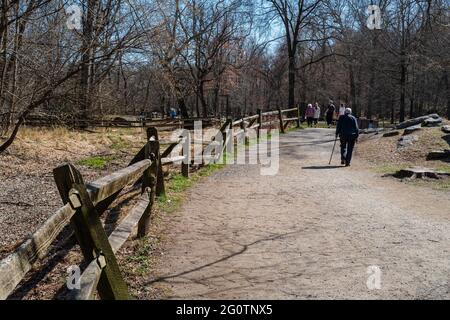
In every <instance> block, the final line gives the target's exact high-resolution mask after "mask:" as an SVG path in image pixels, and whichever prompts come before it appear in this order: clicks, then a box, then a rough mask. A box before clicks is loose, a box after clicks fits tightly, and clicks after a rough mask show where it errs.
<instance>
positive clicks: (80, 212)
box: [0, 108, 300, 300]
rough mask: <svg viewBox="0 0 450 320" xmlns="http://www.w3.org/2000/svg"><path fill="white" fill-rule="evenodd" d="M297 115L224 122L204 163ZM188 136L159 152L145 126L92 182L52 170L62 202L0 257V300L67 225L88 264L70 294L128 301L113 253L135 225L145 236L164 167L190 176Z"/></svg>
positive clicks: (154, 133)
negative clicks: (111, 224)
mask: <svg viewBox="0 0 450 320" xmlns="http://www.w3.org/2000/svg"><path fill="white" fill-rule="evenodd" d="M285 115H288V116H289V115H290V117H285ZM293 115H294V116H295V117H293ZM299 115H300V112H299V110H298V109H297V108H295V109H287V110H281V109H279V110H277V111H270V112H262V111H261V110H258V114H257V115H254V116H250V117H246V118H242V119H239V120H236V121H231V120H227V121H226V122H225V123H224V124H223V125H222V127H221V128H220V134H221V135H222V136H223V138H224V139H223V142H220V143H219V142H218V141H215V138H212V139H211V141H207V142H206V144H208V146H206V147H205V148H202V157H203V158H202V159H203V162H202V165H205V164H207V163H209V162H211V161H217V160H219V159H220V157H221V156H222V155H223V153H224V151H225V150H226V149H227V146H229V144H230V143H234V138H235V137H236V136H240V135H243V134H244V135H245V136H246V138H248V137H247V133H248V131H249V130H256V131H257V135H258V137H259V136H260V131H261V130H262V129H264V128H265V127H268V126H272V125H274V124H279V129H280V131H281V132H284V131H285V129H286V128H287V126H288V125H289V124H290V123H292V122H296V123H297V126H298V127H299V126H300V117H299ZM236 126H239V129H238V130H236V131H235V132H234V133H235V134H233V135H230V134H227V133H228V130H230V129H233V130H234V128H233V127H236ZM189 139H190V135H189V134H188V135H186V136H182V137H180V138H179V139H178V140H177V141H174V142H171V143H170V144H169V145H168V146H167V148H166V149H165V150H164V151H162V152H161V150H160V143H161V141H160V140H159V137H158V130H157V129H156V128H155V127H150V128H148V129H147V143H146V144H145V145H144V146H143V147H142V148H141V150H140V151H139V152H138V154H136V156H135V157H134V158H133V160H132V161H131V162H130V165H129V166H128V167H127V168H124V169H122V170H119V171H117V172H114V173H112V174H110V175H108V176H106V177H103V178H100V179H98V180H96V181H94V182H91V183H85V182H84V179H83V176H82V174H81V172H80V171H78V169H77V168H75V167H74V166H73V165H72V164H70V163H69V164H65V165H63V166H60V167H58V168H56V169H54V171H53V175H54V179H55V182H56V185H57V187H58V191H59V193H60V196H61V198H62V201H63V206H62V207H61V208H60V209H58V210H57V211H56V212H55V213H54V214H53V215H52V216H50V218H48V219H47V221H45V222H44V223H43V224H42V225H41V226H40V227H39V228H38V230H37V231H36V232H34V233H33V234H32V235H31V236H30V238H29V239H27V240H26V241H25V242H23V243H22V244H21V245H20V246H19V247H18V248H17V249H16V250H15V251H14V252H13V253H11V254H10V255H8V256H7V257H5V258H4V259H3V260H1V261H0V300H3V299H7V298H8V297H9V296H10V295H11V294H12V293H13V292H14V290H15V289H16V287H17V286H18V285H19V284H20V283H21V282H22V280H23V279H24V277H25V276H26V275H27V273H28V272H30V270H31V269H32V268H33V266H34V265H35V264H36V262H38V261H42V260H43V259H44V258H45V257H46V256H47V255H48V253H49V251H50V248H51V246H52V244H53V243H54V242H55V240H56V239H57V237H58V235H59V234H60V233H61V232H62V231H63V229H64V228H65V227H66V226H67V225H69V224H70V225H71V227H72V228H73V230H74V233H75V236H76V239H77V241H78V244H79V246H80V248H81V251H82V253H83V257H84V259H85V261H86V263H87V267H86V268H85V270H84V272H83V273H82V275H81V278H80V283H81V287H80V290H72V291H71V292H70V295H69V297H70V298H71V299H82V300H85V299H92V298H93V296H94V294H95V293H96V292H98V294H99V297H100V298H101V299H107V300H109V299H128V298H129V295H128V290H127V285H126V283H125V281H124V279H123V277H122V274H121V271H120V267H119V265H118V263H117V260H116V256H115V254H116V253H117V252H118V251H119V249H120V248H121V247H122V246H123V244H124V243H125V241H126V240H127V239H128V238H129V237H130V236H131V235H132V234H133V232H134V230H135V229H137V237H138V238H140V237H144V236H146V235H147V234H148V232H149V230H150V220H151V212H152V207H153V204H154V201H155V197H156V196H160V195H163V194H164V193H165V186H164V174H163V170H162V167H163V166H167V165H170V164H178V163H180V162H181V163H182V164H181V174H182V175H183V176H184V177H189V171H190V167H191V165H192V164H193V161H192V160H191V150H190V146H191V142H192V141H190V140H189ZM193 142H196V141H193ZM202 144H205V143H204V142H202ZM180 145H181V146H183V147H182V151H181V152H180V154H179V155H174V156H171V155H172V154H173V152H174V150H175V149H176V148H177V147H178V146H180ZM185 146H188V147H189V148H186V147H185ZM209 148H213V149H209ZM211 150H214V152H211ZM216 150H219V151H218V152H216ZM207 151H209V153H207ZM138 183H139V184H140V185H141V195H140V196H139V198H138V199H137V203H136V205H135V206H134V207H133V208H132V209H131V210H130V212H129V214H128V215H127V216H126V217H125V218H124V220H123V221H122V222H121V223H120V225H119V226H118V227H117V228H116V229H115V230H114V231H113V232H112V234H111V235H110V236H109V237H107V235H106V232H105V230H104V228H103V226H102V223H101V221H100V217H101V216H102V214H103V213H104V212H105V211H106V210H107V209H108V207H109V206H110V205H111V204H112V203H113V202H114V201H115V200H116V199H117V198H118V197H119V195H120V194H121V193H123V191H124V190H126V188H127V186H131V185H135V186H136V185H137V184H138Z"/></svg>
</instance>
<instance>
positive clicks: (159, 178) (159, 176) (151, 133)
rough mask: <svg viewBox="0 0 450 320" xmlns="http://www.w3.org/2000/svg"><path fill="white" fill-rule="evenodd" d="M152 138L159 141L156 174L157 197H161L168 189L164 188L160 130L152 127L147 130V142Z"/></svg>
mask: <svg viewBox="0 0 450 320" xmlns="http://www.w3.org/2000/svg"><path fill="white" fill-rule="evenodd" d="M152 137H153V138H154V139H155V141H158V151H157V152H156V151H155V157H156V159H155V161H157V162H158V163H157V165H158V170H157V172H156V196H157V197H159V196H162V195H164V194H166V188H165V186H164V172H163V170H162V162H161V154H160V150H159V136H158V130H157V129H156V128H155V127H150V128H148V129H147V141H149V140H151V139H152ZM147 159H148V158H147Z"/></svg>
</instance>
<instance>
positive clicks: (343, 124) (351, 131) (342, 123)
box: [336, 115, 359, 139]
mask: <svg viewBox="0 0 450 320" xmlns="http://www.w3.org/2000/svg"><path fill="white" fill-rule="evenodd" d="M336 135H340V136H341V137H344V138H356V139H357V138H358V137H359V127H358V120H356V118H355V117H354V116H352V115H343V116H340V117H339V120H338V124H337V128H336Z"/></svg>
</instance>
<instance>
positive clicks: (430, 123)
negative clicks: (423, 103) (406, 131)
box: [423, 118, 443, 127]
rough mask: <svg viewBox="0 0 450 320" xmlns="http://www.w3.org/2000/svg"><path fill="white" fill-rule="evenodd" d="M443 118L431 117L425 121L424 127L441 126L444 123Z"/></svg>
mask: <svg viewBox="0 0 450 320" xmlns="http://www.w3.org/2000/svg"><path fill="white" fill-rule="evenodd" d="M442 122H443V120H442V118H437V119H434V118H429V119H427V120H425V121H424V122H423V126H424V127H439V126H440V125H441V124H442Z"/></svg>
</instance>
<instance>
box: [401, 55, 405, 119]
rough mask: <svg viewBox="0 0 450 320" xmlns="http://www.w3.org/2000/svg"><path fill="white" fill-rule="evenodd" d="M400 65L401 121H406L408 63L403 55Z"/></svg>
mask: <svg viewBox="0 0 450 320" xmlns="http://www.w3.org/2000/svg"><path fill="white" fill-rule="evenodd" d="M401 60H402V61H401V65H400V72H401V75H400V123H401V122H404V121H405V116H406V114H405V110H406V65H405V57H404V56H403V55H402V58H401Z"/></svg>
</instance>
